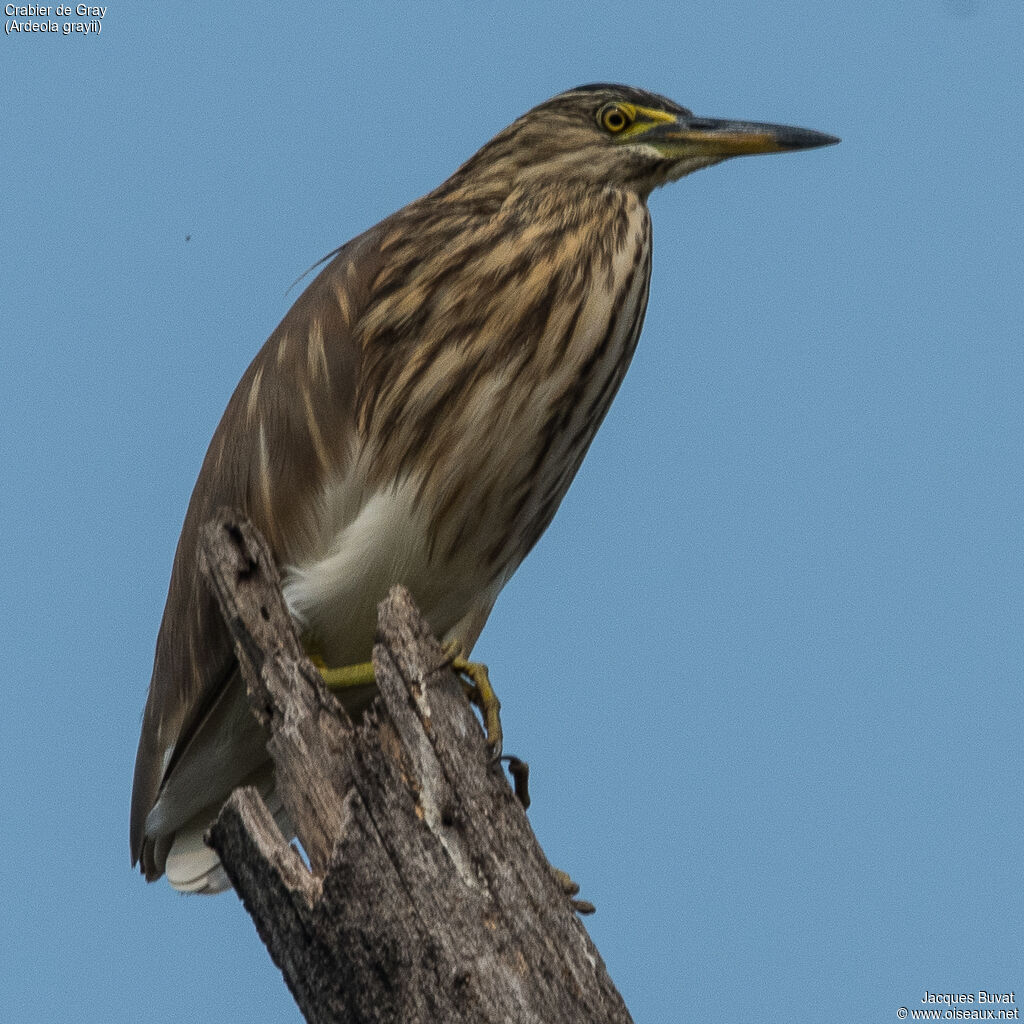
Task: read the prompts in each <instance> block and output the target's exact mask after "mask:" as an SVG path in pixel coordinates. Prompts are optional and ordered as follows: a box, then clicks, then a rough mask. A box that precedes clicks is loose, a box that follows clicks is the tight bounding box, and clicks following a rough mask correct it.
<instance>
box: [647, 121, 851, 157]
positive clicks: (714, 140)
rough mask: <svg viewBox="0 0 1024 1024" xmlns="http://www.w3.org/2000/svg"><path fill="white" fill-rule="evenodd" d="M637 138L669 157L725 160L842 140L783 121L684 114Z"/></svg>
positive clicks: (830, 144)
mask: <svg viewBox="0 0 1024 1024" xmlns="http://www.w3.org/2000/svg"><path fill="white" fill-rule="evenodd" d="M638 141H642V142H644V143H646V144H648V145H652V146H654V147H655V148H657V149H658V150H659V151H660V152H662V153H663V154H664V155H665V156H666V157H668V158H669V159H680V160H681V159H685V158H686V157H698V158H700V157H709V158H711V159H713V160H724V159H726V158H727V157H731V156H747V155H751V154H754V153H785V152H787V151H789V150H791V149H813V148H814V147H815V146H833V145H835V144H836V143H837V142H838V141H839V139H837V138H836V137H835V136H834V135H826V134H825V133H824V132H813V131H811V130H810V129H808V128H791V127H789V126H788V125H784V124H758V123H757V122H755V121H722V120H719V119H717V118H710V117H694V116H693V115H692V114H681V115H680V116H679V117H677V118H675V119H674V120H672V121H667V122H665V123H664V124H659V125H656V126H655V127H653V128H651V129H649V130H648V131H646V132H644V134H643V136H642V137H641V139H639V140H638Z"/></svg>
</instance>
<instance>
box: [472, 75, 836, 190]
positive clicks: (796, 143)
mask: <svg viewBox="0 0 1024 1024" xmlns="http://www.w3.org/2000/svg"><path fill="white" fill-rule="evenodd" d="M838 141H839V139H837V138H835V136H832V135H825V134H824V133H822V132H815V131H809V130H808V129H806V128H791V127H788V126H786V125H777V124H758V123H754V122H750V121H727V120H721V119H718V118H707V117H697V116H695V115H694V114H693V112H692V111H689V110H687V109H686V108H685V107H681V106H679V104H677V103H673V102H672V100H669V99H666V98H665V97H664V96H658V95H656V94H655V93H650V92H645V91H643V90H641V89H634V88H631V87H629V86H625V85H604V84H602V85H583V86H580V87H579V88H576V89H571V90H569V91H568V92H564V93H561V94H559V95H558V96H555V97H553V98H552V99H550V100H548V101H547V102H546V103H542V104H540V106H537V107H534V108H533V110H530V111H529V112H527V113H526V114H524V115H523V116H522V117H520V118H519V119H518V120H516V121H515V122H513V123H512V124H511V125H509V127H508V128H506V129H505V130H504V131H502V132H500V133H499V134H498V135H497V136H495V137H494V138H493V139H492V140H491V141H490V142H489V143H487V145H486V146H484V147H483V149H481V150H480V151H479V153H477V154H476V156H474V157H473V158H472V159H471V160H470V161H469V162H468V163H467V164H465V165H464V167H463V168H462V169H461V172H462V173H464V174H469V175H473V176H477V175H479V176H481V177H491V176H502V177H504V178H506V180H507V181H509V182H510V183H511V182H512V181H514V182H515V184H516V185H518V186H523V185H530V184H537V185H543V184H545V183H549V182H568V181H582V182H587V183H591V184H594V185H600V186H608V185H611V186H613V187H622V188H630V189H633V190H635V191H636V192H637V193H639V194H640V195H643V196H646V195H647V194H649V193H650V191H651V190H652V189H653V188H656V187H657V186H658V185H663V184H665V183H666V182H669V181H675V180H676V179H677V178H681V177H682V176H683V175H685V174H690V173H691V172H692V171H696V170H699V169H700V168H701V167H709V166H710V165H712V164H716V163H719V162H721V161H722V160H727V159H728V158H729V157H733V156H745V155H748V154H756V153H781V152H787V151H789V150H793V149H810V148H812V147H814V146H828V145H832V144H833V143H836V142H838Z"/></svg>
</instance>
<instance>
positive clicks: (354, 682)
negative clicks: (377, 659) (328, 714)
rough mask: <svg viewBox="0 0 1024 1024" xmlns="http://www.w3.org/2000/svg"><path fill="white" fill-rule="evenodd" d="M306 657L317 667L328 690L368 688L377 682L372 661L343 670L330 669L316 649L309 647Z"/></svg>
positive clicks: (345, 666) (346, 667)
mask: <svg viewBox="0 0 1024 1024" xmlns="http://www.w3.org/2000/svg"><path fill="white" fill-rule="evenodd" d="M306 656H307V657H308V658H309V660H310V661H311V662H313V664H314V665H315V666H316V669H317V671H318V672H319V673H320V675H321V676H322V677H323V680H324V685H325V686H326V687H327V689H328V690H344V689H345V688H346V687H349V686H368V685H370V684H372V683H374V682H376V680H375V679H374V675H373V662H372V661H361V662H360V663H359V664H358V665H343V666H342V667H341V668H328V667H327V665H326V663H325V662H324V659H323V658H322V657H321V656H320V654H319V653H318V652H317V651H316V649H315V648H312V647H309V646H307V647H306Z"/></svg>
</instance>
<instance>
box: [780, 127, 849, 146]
mask: <svg viewBox="0 0 1024 1024" xmlns="http://www.w3.org/2000/svg"><path fill="white" fill-rule="evenodd" d="M777 141H778V143H779V145H780V146H781V147H782V148H783V149H816V148H817V147H818V146H834V145H835V144H836V143H837V142H842V139H840V138H839V137H838V136H837V135H828V134H826V133H825V132H813V131H811V130H810V129H808V128H789V129H787V130H785V131H781V132H779V134H778V138H777Z"/></svg>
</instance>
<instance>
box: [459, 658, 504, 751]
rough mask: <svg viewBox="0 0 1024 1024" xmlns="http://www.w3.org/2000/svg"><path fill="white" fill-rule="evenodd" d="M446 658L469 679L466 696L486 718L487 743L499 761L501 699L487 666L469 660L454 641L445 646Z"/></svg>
mask: <svg viewBox="0 0 1024 1024" xmlns="http://www.w3.org/2000/svg"><path fill="white" fill-rule="evenodd" d="M445 660H446V662H447V663H448V664H449V665H450V666H451V667H452V670H453V671H455V672H457V673H458V674H459V675H460V676H465V678H466V679H467V680H468V681H469V685H468V686H467V688H466V696H467V697H468V698H469V699H470V701H472V702H473V703H474V704H475V705H476V706H477V707H478V708H479V709H480V713H481V715H483V719H484V732H486V733H487V745H488V746H489V747H490V748H491V760H492V761H493V762H495V763H497V762H498V761H499V760H500V759H501V744H502V739H503V737H502V732H501V701H499V700H498V695H497V694H496V693H495V692H494V687H493V686H491V680H490V677H489V676H488V675H487V666H486V665H484V664H483V663H482V662H479V661H468V660H467V659H466V657H465V656H464V655H463V653H462V645H461V644H459V643H458V641H453V642H452V643H449V644H448V645H446V647H445Z"/></svg>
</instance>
